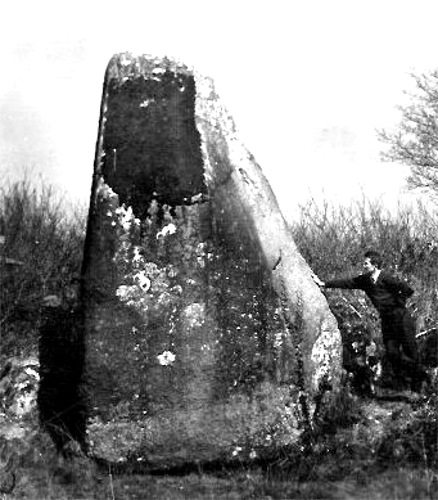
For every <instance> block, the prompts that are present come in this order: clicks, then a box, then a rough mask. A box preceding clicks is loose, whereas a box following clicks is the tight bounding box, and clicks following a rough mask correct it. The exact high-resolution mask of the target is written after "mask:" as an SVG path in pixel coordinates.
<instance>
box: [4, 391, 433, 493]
mask: <svg viewBox="0 0 438 500" xmlns="http://www.w3.org/2000/svg"><path fill="white" fill-rule="evenodd" d="M431 404H432V403H431V400H430V399H429V400H423V401H409V400H408V399H406V400H404V401H391V400H388V399H387V400H381V401H377V400H371V399H362V398H357V397H351V401H350V402H349V405H350V406H349V407H347V406H344V410H345V411H348V412H349V413H350V420H349V423H348V424H346V425H344V426H342V427H339V428H336V429H333V428H332V430H331V432H326V431H325V432H321V433H319V434H318V433H317V434H315V440H314V443H313V445H312V448H311V450H310V449H309V450H308V452H307V453H302V452H301V453H298V452H297V451H294V450H287V451H286V450H283V451H282V452H280V453H279V454H278V455H277V456H276V457H271V459H270V460H267V461H265V462H259V463H254V464H252V465H250V464H244V463H239V462H234V463H229V464H223V465H222V466H221V467H218V466H215V467H214V468H208V467H207V466H206V467H203V466H201V465H200V466H199V467H198V468H196V470H193V469H191V470H186V471H179V472H178V473H176V472H175V471H174V472H171V473H165V472H161V473H157V472H156V473H154V474H150V473H149V474H148V473H140V472H139V471H138V470H134V469H131V470H129V469H127V468H124V469H123V470H118V471H117V470H115V469H114V467H111V466H109V465H103V464H100V465H98V464H96V463H94V462H92V461H91V460H89V459H87V458H86V457H83V456H82V457H81V456H80V455H72V456H71V457H70V458H68V459H65V458H61V457H59V456H57V455H56V453H55V451H54V449H53V446H52V444H51V442H50V441H49V440H48V438H47V437H45V436H44V435H43V434H40V433H37V434H35V435H34V437H33V442H32V443H31V446H30V447H29V449H28V450H27V452H26V453H25V454H23V455H22V456H21V458H20V460H19V461H18V464H17V467H16V469H15V474H16V486H15V488H14V490H13V492H12V493H13V494H10V495H5V496H4V498H8V499H11V500H14V499H35V500H36V499H51V500H52V499H53V500H55V499H57V500H73V499H79V498H82V499H96V500H100V499H102V500H104V499H110V500H114V499H129V500H130V499H139V500H142V499H157V500H180V499H279V500H280V499H300V500H303V499H352V500H353V499H354V500H356V499H412V500H418V499H435V498H437V491H438V470H437V468H436V446H435V448H433V446H432V448H433V449H432V448H431V447H430V446H429V445H428V444H427V443H426V442H425V436H427V425H424V426H423V428H419V427H418V425H417V424H418V422H419V421H422V422H423V424H424V423H425V421H424V420H422V418H423V417H424V415H423V417H421V413H422V412H424V409H425V408H426V407H427V406H428V405H431ZM434 409H435V410H436V406H435V407H434ZM430 410H431V411H432V407H430ZM328 422H330V420H328ZM330 423H331V424H333V422H330ZM435 432H436V425H435ZM429 444H430V443H429ZM434 453H435V455H434Z"/></svg>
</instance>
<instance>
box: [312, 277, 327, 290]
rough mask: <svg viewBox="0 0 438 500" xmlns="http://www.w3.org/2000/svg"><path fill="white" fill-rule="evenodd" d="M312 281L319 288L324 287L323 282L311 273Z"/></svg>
mask: <svg viewBox="0 0 438 500" xmlns="http://www.w3.org/2000/svg"><path fill="white" fill-rule="evenodd" d="M312 279H313V281H314V282H315V283H316V284H317V285H318V286H319V287H320V288H324V287H325V283H324V281H321V280H320V279H319V278H318V276H317V275H316V274H314V273H312Z"/></svg>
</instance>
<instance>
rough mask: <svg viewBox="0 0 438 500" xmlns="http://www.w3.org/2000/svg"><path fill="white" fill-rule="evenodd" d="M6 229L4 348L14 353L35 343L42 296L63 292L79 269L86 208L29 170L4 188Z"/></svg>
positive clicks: (1, 301) (1, 227)
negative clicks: (33, 177)
mask: <svg viewBox="0 0 438 500" xmlns="http://www.w3.org/2000/svg"><path fill="white" fill-rule="evenodd" d="M0 235H1V236H2V237H3V238H2V240H4V242H3V245H2V247H1V248H0V251H1V252H2V254H3V258H2V260H1V263H0V265H1V268H2V269H1V278H0V279H1V287H0V321H1V324H0V328H1V330H0V331H1V337H2V338H1V342H2V354H3V355H12V354H18V353H21V352H22V349H25V348H30V349H32V348H33V347H34V346H35V342H36V338H37V337H36V336H37V331H38V324H39V319H40V310H41V303H42V299H43V298H44V297H45V296H47V295H60V296H62V295H63V293H65V291H66V287H67V286H68V285H69V284H70V283H71V281H72V278H73V277H74V275H75V274H78V273H79V270H80V265H81V260H82V246H83V240H84V235H85V210H84V209H83V208H82V207H79V206H73V205H72V204H69V203H68V202H67V203H66V201H65V198H64V197H63V196H62V195H61V193H59V192H58V191H57V190H56V189H55V188H53V186H51V185H48V184H45V183H44V182H43V181H42V180H41V179H40V180H39V182H36V183H34V182H33V181H32V180H31V179H30V178H29V176H27V177H25V178H23V179H22V180H19V181H14V182H7V183H6V184H5V185H4V186H3V187H2V188H1V189H0ZM4 257H8V258H13V259H15V260H18V261H20V262H21V263H22V264H21V265H13V266H11V265H8V264H7V263H6V261H5V258H4Z"/></svg>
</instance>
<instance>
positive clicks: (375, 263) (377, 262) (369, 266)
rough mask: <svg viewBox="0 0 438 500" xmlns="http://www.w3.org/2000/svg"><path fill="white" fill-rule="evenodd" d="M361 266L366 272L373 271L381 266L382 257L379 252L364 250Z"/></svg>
mask: <svg viewBox="0 0 438 500" xmlns="http://www.w3.org/2000/svg"><path fill="white" fill-rule="evenodd" d="M364 257H365V260H364V263H363V267H364V269H365V271H367V272H374V271H376V270H379V269H381V268H382V264H383V259H382V256H381V255H380V253H379V252H376V251H375V250H369V251H368V252H365V255H364Z"/></svg>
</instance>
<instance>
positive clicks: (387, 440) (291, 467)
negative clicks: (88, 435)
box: [0, 179, 438, 500]
mask: <svg viewBox="0 0 438 500" xmlns="http://www.w3.org/2000/svg"><path fill="white" fill-rule="evenodd" d="M85 221H86V208H84V207H77V206H72V205H68V203H67V202H66V201H65V199H64V198H63V196H62V195H61V194H60V193H58V192H57V191H56V190H54V189H53V188H51V187H50V186H47V185H46V186H44V185H43V184H41V185H33V184H32V183H31V182H30V181H29V180H26V179H25V180H23V181H20V182H17V183H11V184H8V185H6V186H5V187H4V188H3V189H2V190H1V192H0V235H1V236H4V243H2V246H1V252H2V254H3V255H4V256H6V257H8V258H11V259H14V260H16V261H18V263H16V264H15V265H12V266H7V268H6V266H4V267H2V277H1V280H2V283H1V288H0V308H1V309H0V311H1V316H0V322H1V323H0V326H1V330H0V333H1V338H0V345H1V351H0V393H1V396H2V397H3V399H2V406H1V408H0V429H1V431H0V492H1V494H2V498H8V499H11V500H12V499H35V500H37V499H59V500H64V499H65V500H67V499H76V498H84V499H86V498H90V499H111V500H112V499H163V500H166V499H169V500H170V499H172V500H173V499H175V500H176V499H221V498H223V499H234V498H235V499H249V498H254V499H294V498H296V499H317V498H320V499H368V498H369V499H371V498H373V499H377V500H378V499H423V498H424V499H434V498H438V420H437V419H438V384H437V377H436V370H435V371H434V370H433V369H432V368H431V369H430V373H431V375H432V378H433V383H432V385H431V386H429V387H428V388H424V390H423V392H422V394H421V395H413V394H412V393H408V392H406V391H402V390H400V391H399V392H397V394H392V393H380V392H378V391H377V392H376V391H374V392H373V394H372V395H370V394H369V391H368V389H369V388H370V386H369V385H367V384H365V386H363V385H361V384H358V383H357V380H356V378H355V376H356V375H357V368H358V366H362V365H361V362H364V363H365V365H367V363H368V358H367V356H366V354H364V352H367V351H366V348H367V347H369V346H370V345H371V344H373V345H375V346H376V348H377V351H378V355H377V357H378V358H379V357H380V356H381V350H382V346H381V340H380V336H379V325H378V318H377V316H376V314H375V313H374V312H373V310H372V308H370V307H369V304H368V303H367V301H366V299H364V297H363V295H361V293H359V292H358V293H356V292H341V291H330V292H325V293H326V296H327V300H328V301H329V304H330V306H331V308H332V310H333V312H334V313H335V315H336V317H337V319H338V322H339V326H340V329H341V333H342V336H343V340H344V346H345V347H344V351H345V352H344V359H345V360H346V361H345V362H347V361H348V363H347V364H348V366H347V368H348V371H349V375H346V377H345V381H344V384H343V389H342V390H341V391H340V392H339V393H338V395H337V400H336V401H335V404H334V405H333V407H331V408H328V409H327V410H326V411H325V412H324V414H321V415H320V417H319V419H318V421H317V422H316V423H315V426H314V428H313V430H312V435H311V436H308V440H307V441H306V442H303V443H302V444H301V445H300V446H297V447H296V448H294V449H276V447H275V443H273V446H272V450H273V451H272V456H271V457H269V459H268V458H265V459H264V460H263V461H262V460H258V459H257V458H254V459H253V460H251V461H247V460H241V459H239V455H238V454H237V455H236V456H235V457H231V458H230V461H229V462H227V463H223V464H197V465H196V466H194V467H193V468H186V469H184V470H173V471H167V473H164V472H160V473H156V474H147V475H146V474H142V473H141V469H140V468H138V467H133V466H130V467H129V468H127V467H119V468H110V467H109V466H107V465H105V464H99V463H96V462H94V461H92V460H91V459H89V458H87V457H85V456H84V455H82V454H81V452H80V450H77V449H72V450H70V452H69V454H68V456H66V457H61V456H58V454H57V453H56V451H55V448H54V445H53V443H52V442H51V441H50V439H49V438H48V436H47V435H46V434H44V433H43V432H42V431H41V430H40V429H39V426H38V418H37V415H36V411H35V409H32V408H31V410H30V411H28V412H24V413H23V415H22V416H21V417H19V418H18V417H17V418H15V419H14V418H12V417H11V416H10V412H9V410H10V407H9V406H8V401H7V398H6V396H7V390H6V389H5V383H4V380H6V375H5V373H4V367H5V366H7V365H8V362H9V363H10V362H11V360H32V359H35V358H36V357H37V354H38V353H37V348H38V328H39V324H40V321H41V313H42V307H41V305H42V302H43V299H44V298H45V297H48V296H51V297H52V298H53V297H61V298H62V299H63V300H66V301H68V300H69V297H70V292H71V290H72V288H73V287H74V286H75V278H77V277H78V276H79V272H80V264H81V258H82V253H81V252H82V245H83V241H84V233H85ZM290 227H291V231H292V232H293V234H294V237H295V241H296V243H297V245H298V247H299V249H300V251H301V252H302V254H303V256H304V257H305V258H306V260H307V262H308V263H309V265H310V266H311V268H312V269H313V271H314V272H315V273H316V274H317V275H318V276H320V278H321V279H329V278H331V277H334V276H339V275H348V274H351V273H354V272H359V271H360V269H359V268H358V263H360V262H361V261H362V258H363V252H364V250H368V249H370V248H374V249H378V250H380V251H381V252H382V253H383V254H384V256H385V257H386V259H387V267H389V268H391V270H392V271H393V272H394V273H396V274H398V275H399V276H401V277H403V278H405V279H407V280H408V281H409V282H410V283H411V284H412V286H413V288H414V289H415V291H416V293H415V295H414V297H413V299H412V300H411V301H410V302H409V307H410V309H411V311H412V313H413V314H414V316H415V318H416V320H417V324H418V329H419V331H427V330H428V329H430V328H433V327H435V326H436V325H437V323H438V318H437V316H438V292H437V290H438V268H437V266H436V263H437V261H438V240H437V234H438V214H437V213H436V212H434V211H433V210H431V209H430V208H429V209H426V208H425V207H424V206H422V205H421V204H420V205H418V206H416V207H414V208H409V209H408V208H404V207H400V208H399V210H397V211H395V212H394V211H393V212H389V211H387V210H386V209H384V208H383V207H382V206H381V205H379V204H378V203H375V202H370V201H369V200H367V199H365V198H364V199H361V200H359V201H358V202H357V203H356V204H354V205H352V206H350V207H337V206H335V205H333V204H331V203H329V202H327V203H325V204H323V205H322V206H321V205H318V204H316V203H314V202H312V201H310V202H309V203H308V204H307V205H306V206H303V207H301V212H300V216H299V217H297V219H296V220H294V221H290ZM422 338H423V337H422ZM29 363H30V361H29ZM29 373H30V372H29ZM367 373H369V377H370V384H371V386H372V384H373V381H372V380H371V379H372V377H373V376H374V375H373V372H372V370H371V371H370V370H368V372H367ZM2 377H3V378H2ZM15 389H16V388H15ZM32 389H33V387H32V383H30V382H29V384H28V386H27V388H26V390H27V392H28V393H29V394H31V393H32ZM8 394H9V393H8ZM11 404H12V403H11Z"/></svg>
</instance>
